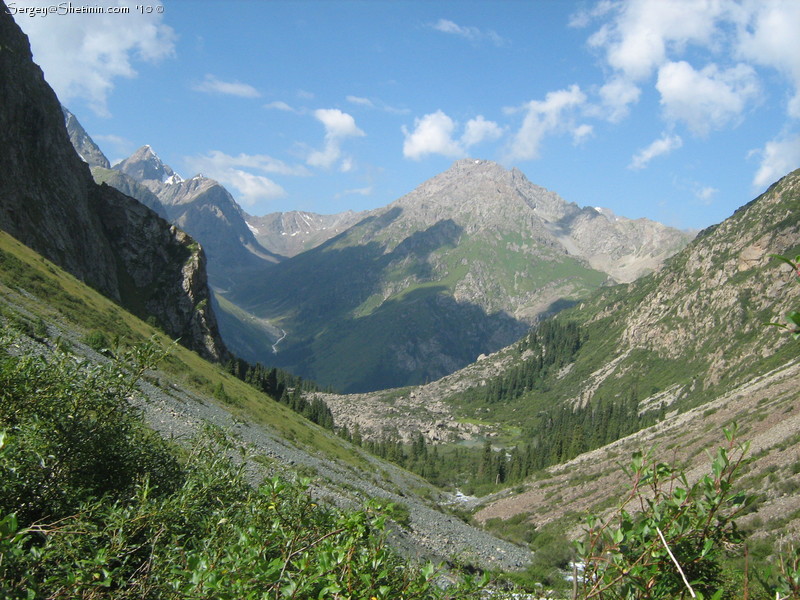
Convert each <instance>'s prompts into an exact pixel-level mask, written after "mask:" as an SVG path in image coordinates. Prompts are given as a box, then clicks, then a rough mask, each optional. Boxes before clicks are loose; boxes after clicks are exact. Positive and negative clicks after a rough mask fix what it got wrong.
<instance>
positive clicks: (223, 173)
mask: <svg viewBox="0 0 800 600" xmlns="http://www.w3.org/2000/svg"><path fill="white" fill-rule="evenodd" d="M184 162H185V164H186V166H187V168H188V169H189V171H190V172H195V173H203V175H205V176H207V177H210V178H212V179H216V180H217V181H219V182H220V183H221V184H222V185H224V186H226V187H230V188H233V189H234V190H235V191H236V192H237V198H238V199H240V201H242V202H243V203H244V204H247V205H251V206H252V205H253V204H255V203H256V202H258V201H261V200H272V199H275V198H280V197H283V196H285V195H286V192H285V191H284V189H283V188H282V187H281V186H280V185H279V184H277V183H275V182H274V181H272V180H271V179H269V178H268V177H265V176H263V175H259V174H256V173H253V172H252V171H261V172H262V173H274V174H279V175H309V174H310V172H309V171H308V169H306V168H305V167H304V166H302V165H298V166H293V165H287V164H286V163H284V162H283V161H281V160H278V159H275V158H272V157H271V156H268V155H266V154H239V155H237V156H233V155H230V154H225V153H224V152H220V151H219V150H212V151H210V152H209V153H208V154H206V155H202V156H191V157H187V158H186V159H184Z"/></svg>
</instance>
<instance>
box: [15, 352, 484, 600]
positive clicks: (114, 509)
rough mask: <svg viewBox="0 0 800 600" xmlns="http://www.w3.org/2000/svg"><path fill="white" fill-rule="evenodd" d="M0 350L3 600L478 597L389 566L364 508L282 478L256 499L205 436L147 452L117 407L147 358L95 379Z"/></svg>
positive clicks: (57, 363) (152, 445)
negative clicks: (186, 445) (318, 498)
mask: <svg viewBox="0 0 800 600" xmlns="http://www.w3.org/2000/svg"><path fill="white" fill-rule="evenodd" d="M6 347H7V346H5V345H2V349H0V598H4V599H26V600H31V599H33V598H48V599H51V598H52V599H57V598H58V599H61V598H63V599H73V598H86V599H88V598H92V599H99V598H109V599H110V598H114V599H115V600H117V599H129V598H130V599H133V598H136V599H175V600H177V599H184V598H192V599H208V600H212V599H213V600H225V599H230V600H240V599H241V600H247V599H255V598H258V599H266V598H275V599H282V598H296V599H300V598H303V599H305V598H353V599H362V598H363V599H376V600H377V599H384V598H406V599H429V598H430V599H445V598H459V599H460V598H464V599H468V598H478V597H480V592H479V589H478V588H479V586H478V585H477V584H476V583H475V582H474V581H473V580H471V579H470V578H468V577H465V578H464V579H463V580H462V581H461V582H460V583H454V584H452V585H450V586H449V587H447V588H446V589H443V588H442V587H440V586H439V585H438V583H437V580H438V575H439V572H438V571H437V569H435V568H434V567H433V565H430V564H428V565H425V566H422V567H417V566H414V565H411V564H407V563H405V562H403V561H402V560H401V559H400V558H398V556H397V555H396V554H394V553H393V552H392V551H391V550H390V549H389V548H388V546H387V545H386V534H385V530H384V523H385V519H386V515H385V514H383V512H382V511H381V510H379V509H375V507H373V508H371V509H370V510H366V511H357V512H339V511H337V510H334V509H330V508H326V507H323V506H319V505H318V504H317V502H315V501H314V499H313V498H312V496H311V494H310V492H309V490H308V483H307V482H288V481H285V480H284V479H281V478H277V477H276V478H273V479H269V480H267V481H265V482H264V483H263V484H262V485H261V486H260V487H258V488H254V487H253V486H251V485H250V483H249V482H248V480H247V478H246V477H245V475H244V469H245V467H244V463H241V462H240V463H239V464H235V463H234V461H233V460H232V459H230V458H228V456H227V453H229V451H230V449H231V446H230V443H229V442H227V441H226V439H225V438H224V436H223V435H222V434H221V433H220V432H219V431H216V430H211V429H209V430H207V431H206V433H205V434H204V435H203V436H202V437H201V438H200V439H199V440H198V441H196V442H195V444H194V445H193V446H192V447H191V448H190V449H189V450H188V451H187V450H183V449H177V448H175V447H173V446H170V445H168V444H167V443H166V442H164V441H163V440H161V439H160V438H158V437H157V436H156V435H155V434H153V433H152V432H151V431H150V430H148V429H147V428H146V427H145V426H144V425H143V424H142V422H141V419H140V416H139V415H138V414H137V413H136V411H135V410H134V409H133V408H131V406H130V404H129V403H128V402H127V398H128V397H129V396H130V395H131V394H133V393H135V390H136V381H137V379H138V378H139V377H140V376H141V375H142V373H144V371H145V369H147V368H148V367H150V366H152V365H153V364H154V361H155V360H157V359H158V357H159V356H160V355H161V354H162V353H161V351H160V350H159V349H158V348H157V347H155V346H154V345H153V344H149V345H147V346H145V347H138V348H134V349H131V350H129V351H128V352H127V353H125V355H124V356H120V358H119V360H118V361H117V362H115V363H108V364H106V365H99V366H98V365H93V364H89V363H86V362H80V361H77V360H76V359H75V358H74V357H72V356H69V355H55V356H53V357H51V358H48V359H44V358H42V357H25V356H23V357H17V356H11V355H10V354H8V353H7V352H6V351H5V348H6ZM398 511H399V512H398ZM392 516H393V517H394V518H401V520H402V516H403V515H402V507H395V508H394V509H393V514H392ZM398 516H399V517H398Z"/></svg>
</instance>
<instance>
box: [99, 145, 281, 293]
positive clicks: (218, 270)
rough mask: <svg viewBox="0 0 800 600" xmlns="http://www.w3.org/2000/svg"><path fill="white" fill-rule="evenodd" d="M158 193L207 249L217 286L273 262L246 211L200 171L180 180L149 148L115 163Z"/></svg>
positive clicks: (171, 213)
mask: <svg viewBox="0 0 800 600" xmlns="http://www.w3.org/2000/svg"><path fill="white" fill-rule="evenodd" d="M114 170H116V171H119V172H120V173H123V174H125V175H127V176H128V177H131V178H132V179H134V180H135V181H137V182H139V183H140V184H142V185H143V186H145V187H146V188H147V189H149V190H150V191H151V192H152V193H153V194H155V195H156V196H157V197H158V199H159V202H160V203H161V205H162V206H163V208H164V210H165V212H166V214H167V218H168V220H169V221H170V222H171V223H173V224H175V225H177V226H178V227H180V228H181V229H183V230H184V231H186V232H187V233H189V234H190V235H191V236H193V237H194V238H195V239H197V240H198V241H199V242H200V243H201V244H202V245H203V248H204V249H205V251H206V254H207V255H208V262H209V276H210V277H211V281H212V284H213V285H214V286H215V287H222V288H227V287H229V286H230V285H231V284H232V282H233V281H234V280H235V278H236V276H237V275H240V274H241V273H242V272H249V270H250V269H254V268H258V267H260V266H262V265H263V264H264V263H269V262H275V261H277V260H279V257H277V256H275V255H274V254H273V253H271V252H269V251H268V250H266V249H265V248H263V247H262V246H261V245H260V244H259V243H258V241H257V240H256V238H255V237H254V236H253V232H252V231H251V230H250V228H249V227H248V225H247V223H246V221H245V213H244V211H242V209H241V207H240V206H239V205H238V204H237V203H236V201H235V200H234V199H233V197H232V196H231V195H230V193H229V192H228V191H227V190H226V189H225V188H224V187H223V186H221V185H220V184H219V183H218V182H216V181H214V180H213V179H209V178H207V177H203V176H202V175H197V176H195V177H192V178H191V179H188V180H184V179H182V178H181V177H180V176H179V175H178V174H177V173H175V171H173V170H172V168H170V167H169V165H165V164H164V163H163V162H162V161H161V159H160V158H159V157H158V155H156V153H155V152H154V151H153V149H152V148H151V147H150V146H143V147H141V148H139V149H138V150H137V151H136V152H134V153H133V154H132V155H131V156H129V157H128V158H126V159H125V160H123V161H122V162H120V163H119V164H117V165H115V166H114Z"/></svg>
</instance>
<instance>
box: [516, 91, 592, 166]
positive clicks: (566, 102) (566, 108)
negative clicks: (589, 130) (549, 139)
mask: <svg viewBox="0 0 800 600" xmlns="http://www.w3.org/2000/svg"><path fill="white" fill-rule="evenodd" d="M585 102H586V94H584V93H583V92H582V91H581V89H580V87H578V86H577V85H572V86H570V87H569V88H568V89H566V90H558V91H555V92H549V93H548V94H547V96H545V99H544V100H531V101H530V102H528V103H527V104H525V105H524V106H523V107H522V110H524V111H525V118H524V120H523V121H522V127H520V129H519V131H518V132H517V133H516V135H515V136H514V138H513V140H512V141H511V147H510V151H509V158H510V159H512V160H514V159H517V160H530V159H534V158H538V157H539V147H540V146H541V143H542V140H543V139H544V138H545V136H547V135H550V134H553V133H557V132H560V131H564V130H570V129H573V126H572V122H573V120H574V110H575V109H577V108H578V107H580V106H581V105H583V104H584V103H585ZM517 110H519V109H509V111H508V112H516V111H517Z"/></svg>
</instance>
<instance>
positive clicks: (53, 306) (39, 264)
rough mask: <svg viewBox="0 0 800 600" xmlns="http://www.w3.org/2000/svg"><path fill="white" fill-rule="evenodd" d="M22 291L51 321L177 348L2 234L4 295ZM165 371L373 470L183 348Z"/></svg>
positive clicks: (249, 416) (250, 416)
mask: <svg viewBox="0 0 800 600" xmlns="http://www.w3.org/2000/svg"><path fill="white" fill-rule="evenodd" d="M20 289H22V290H25V292H28V294H30V295H32V296H28V297H27V300H26V308H28V309H29V310H31V311H32V312H34V313H36V314H39V315H41V316H42V317H43V318H44V319H45V320H47V319H60V320H66V321H68V322H69V323H70V324H71V325H73V326H75V327H77V328H78V329H82V330H84V331H85V332H86V333H88V332H90V331H94V330H100V331H103V332H104V333H105V334H106V335H108V336H111V337H113V336H119V337H120V338H122V339H124V340H125V341H126V342H127V343H139V342H143V341H145V340H147V339H149V338H150V337H151V336H153V335H155V336H156V338H157V339H158V341H159V342H160V343H161V344H163V345H164V346H170V345H171V342H172V340H170V339H169V338H167V336H165V335H164V334H163V333H162V332H160V331H159V330H157V329H154V328H152V327H151V326H149V325H148V324H146V323H145V322H143V321H141V320H140V319H137V318H136V317H134V316H133V315H131V314H130V313H128V312H126V311H125V310H124V309H122V308H120V307H119V306H117V305H115V304H114V303H112V302H111V301H110V300H108V299H107V298H105V297H104V296H102V295H100V294H99V293H97V292H95V291H94V290H92V289H91V288H89V287H87V286H85V285H83V284H82V283H81V282H80V281H78V280H77V279H75V278H74V277H72V276H71V275H69V274H67V273H65V272H64V271H62V270H61V269H59V268H58V267H56V266H55V265H53V264H52V263H50V262H49V261H47V260H46V259H44V258H42V257H41V256H40V255H38V254H37V253H35V252H34V251H33V250H31V249H29V248H28V247H26V246H24V245H23V244H21V243H19V242H18V241H17V240H15V239H14V238H13V237H11V236H10V235H8V234H7V233H5V232H2V231H0V293H1V294H2V295H6V294H9V293H12V294H13V293H14V292H15V291H18V290H20ZM162 368H163V370H164V371H165V372H167V373H168V374H170V375H172V376H174V377H176V378H178V379H179V380H180V381H181V382H182V383H183V384H185V385H186V387H187V388H189V389H194V390H196V391H199V392H201V393H204V394H206V395H209V396H210V395H211V393H212V392H213V390H214V389H215V388H216V387H217V386H218V385H219V384H222V385H223V386H224V389H225V391H226V394H227V395H228V397H229V398H230V399H231V400H230V402H229V403H227V404H226V405H225V408H226V409H227V410H229V411H230V412H232V413H233V414H235V415H237V416H239V417H241V418H243V419H246V420H250V421H254V422H256V423H259V424H263V425H267V426H269V427H271V428H273V429H274V430H275V431H277V432H278V433H279V434H281V435H282V436H284V437H286V438H289V439H295V440H299V441H301V442H302V444H303V445H305V446H307V448H308V449H309V450H311V451H313V452H321V453H323V454H324V455H326V456H328V457H330V458H332V459H337V460H340V461H343V462H345V463H346V464H351V465H353V466H357V467H361V468H369V467H370V465H369V463H367V462H366V461H365V459H364V458H363V456H362V455H361V454H360V453H358V452H356V451H354V450H353V448H352V447H351V446H350V445H349V444H345V443H344V442H342V441H341V440H340V439H339V438H337V437H336V436H334V435H332V434H330V433H329V432H327V431H325V430H323V429H322V428H320V427H317V426H316V425H314V424H313V423H310V422H309V421H307V420H306V419H304V418H302V417H300V416H299V415H297V414H296V413H294V412H292V411H291V410H290V409H289V408H287V407H286V406H284V405H282V404H280V403H278V402H275V401H273V400H272V399H270V398H268V397H267V396H265V395H263V394H261V393H260V392H258V391H257V390H255V389H254V388H252V387H251V386H249V385H247V384H245V383H244V382H242V381H240V380H238V379H236V378H235V377H233V376H231V375H230V374H228V373H226V372H225V371H224V370H223V369H221V368H220V367H219V366H217V365H214V364H211V363H209V362H207V361H205V360H204V359H202V358H200V357H199V356H198V355H197V354H196V353H194V352H192V351H191V350H188V349H186V348H184V347H183V346H180V345H173V346H172V351H171V355H170V356H169V357H168V358H167V360H166V361H165V362H164V363H163V365H162Z"/></svg>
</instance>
